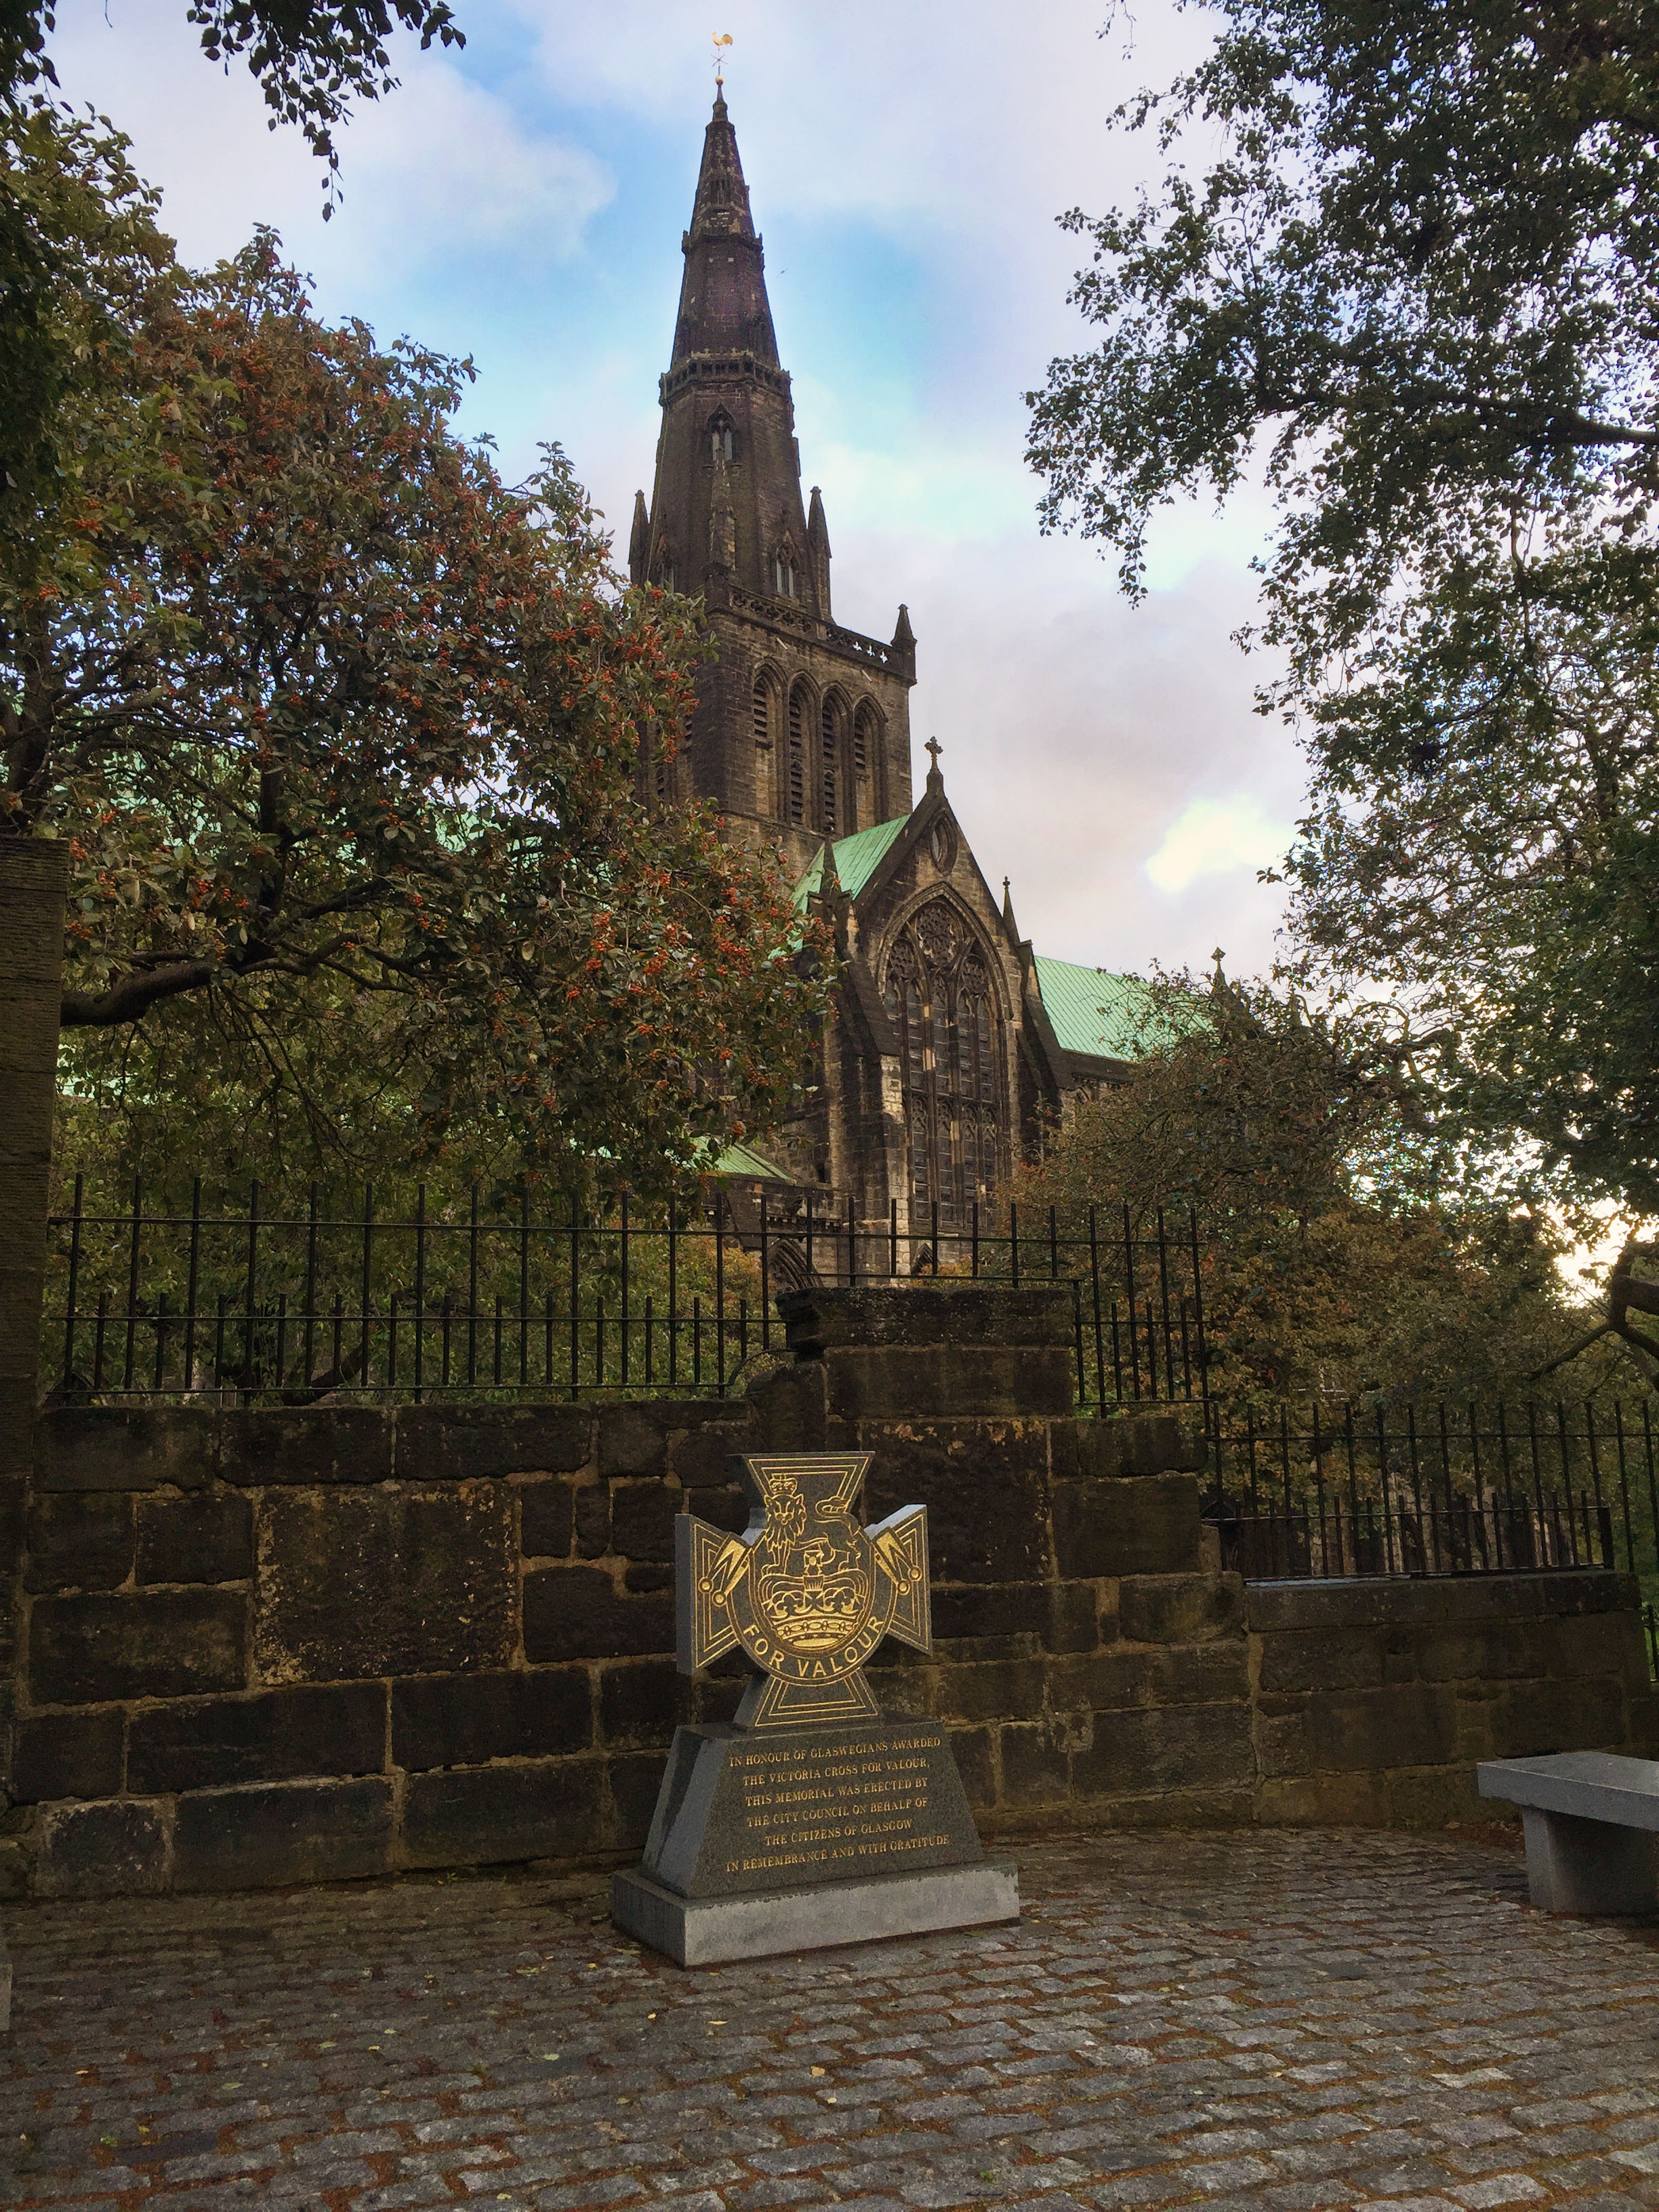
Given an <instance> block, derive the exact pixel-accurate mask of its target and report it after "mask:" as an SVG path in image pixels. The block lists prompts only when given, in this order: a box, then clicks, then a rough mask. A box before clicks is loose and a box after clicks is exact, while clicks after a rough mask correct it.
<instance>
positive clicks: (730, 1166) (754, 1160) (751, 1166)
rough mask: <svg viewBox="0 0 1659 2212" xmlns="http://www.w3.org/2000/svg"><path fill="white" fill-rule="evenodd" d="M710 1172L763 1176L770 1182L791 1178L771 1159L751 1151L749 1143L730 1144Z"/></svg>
mask: <svg viewBox="0 0 1659 2212" xmlns="http://www.w3.org/2000/svg"><path fill="white" fill-rule="evenodd" d="M710 1172H711V1173H713V1174H714V1175H719V1176H764V1177H765V1178H766V1180H767V1181H768V1182H788V1180H789V1178H788V1176H787V1175H785V1173H784V1172H783V1170H782V1169H781V1168H775V1167H774V1166H773V1164H772V1163H771V1161H770V1160H763V1158H761V1156H760V1154H759V1153H758V1152H750V1149H749V1147H748V1146H747V1145H728V1146H726V1150H725V1151H724V1152H722V1153H721V1154H720V1158H719V1159H717V1160H716V1161H715V1163H714V1167H713V1169H712V1170H710Z"/></svg>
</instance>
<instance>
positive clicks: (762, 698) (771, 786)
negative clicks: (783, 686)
mask: <svg viewBox="0 0 1659 2212" xmlns="http://www.w3.org/2000/svg"><path fill="white" fill-rule="evenodd" d="M749 711H750V719H751V721H752V724H753V727H754V732H755V796H756V800H757V804H758V805H759V807H760V809H761V811H763V813H769V814H775V813H777V812H778V811H779V808H778V781H777V775H778V771H777V714H778V691H777V686H776V684H775V683H774V682H773V681H772V678H770V676H769V675H768V674H767V672H766V671H765V670H764V669H763V670H762V671H760V673H759V674H758V675H757V677H756V678H755V683H754V688H753V690H751V692H750V701H749Z"/></svg>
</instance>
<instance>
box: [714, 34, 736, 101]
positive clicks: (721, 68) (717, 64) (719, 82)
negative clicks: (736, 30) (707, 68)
mask: <svg viewBox="0 0 1659 2212" xmlns="http://www.w3.org/2000/svg"><path fill="white" fill-rule="evenodd" d="M731 43H732V33H730V31H716V32H715V33H714V35H713V45H714V88H715V90H716V91H717V92H719V91H723V90H724V89H725V86H726V48H727V46H730V45H731Z"/></svg>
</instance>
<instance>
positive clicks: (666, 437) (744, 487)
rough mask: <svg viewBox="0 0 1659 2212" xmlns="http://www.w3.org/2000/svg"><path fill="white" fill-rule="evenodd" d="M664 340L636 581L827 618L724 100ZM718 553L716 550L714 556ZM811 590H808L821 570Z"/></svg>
mask: <svg viewBox="0 0 1659 2212" xmlns="http://www.w3.org/2000/svg"><path fill="white" fill-rule="evenodd" d="M680 246H681V251H682V252H683V253H684V257H685V271H684V276H683V277H682V278H681V281H680V305H679V313H678V315H677V317H676V318H675V322H674V347H673V353H672V356H671V360H670V362H669V367H668V374H666V375H665V377H664V378H663V380H662V384H661V396H662V405H663V429H662V438H661V441H660V442H659V446H658V449H657V480H656V483H655V486H654V487H653V492H652V496H651V508H650V516H649V520H648V523H647V533H646V561H645V567H644V570H643V574H642V576H641V580H648V581H650V582H653V583H661V584H667V583H671V584H673V585H674V586H675V587H676V588H677V589H678V590H679V591H682V592H705V593H706V592H707V590H708V586H709V583H710V581H711V574H710V572H711V571H713V572H714V574H715V576H716V577H717V578H718V579H720V581H716V582H715V585H714V588H715V590H716V591H720V590H722V589H729V588H730V587H731V586H738V588H740V589H742V590H745V591H750V592H763V593H766V594H769V595H775V596H778V597H781V598H787V599H795V600H797V601H799V604H800V605H802V606H803V607H805V608H807V609H809V610H810V611H811V612H812V613H813V614H815V615H822V616H824V617H827V616H828V614H829V591H828V546H829V538H828V535H827V533H826V532H824V529H823V516H822V513H821V512H820V513H819V515H818V520H817V534H818V538H819V539H820V540H821V542H822V544H823V547H824V558H823V560H822V561H819V560H818V559H817V558H816V557H815V554H816V548H815V546H814V544H813V542H812V537H811V532H810V531H809V528H808V524H807V519H806V509H805V504H804V502H803V501H802V497H801V483H800V455H799V451H798V450H797V448H796V445H795V412H794V404H793V401H792V399H791V398H790V394H789V378H788V375H787V373H786V372H785V370H784V369H783V368H782V367H781V365H780V363H779V361H778V341H777V334H776V332H775V331H774V329H773V326H772V309H771V304H770V302H769V301H768V299H767V296H766V259H765V252H764V248H763V245H762V242H761V240H760V239H759V237H758V236H757V234H756V230H755V225H754V221H753V218H752V216H750V211H749V187H748V185H746V184H745V183H744V176H743V163H742V161H740V160H739V158H738V140H737V133H736V132H735V131H733V130H732V121H731V117H730V116H729V114H728V113H727V112H726V100H725V96H724V94H722V95H721V96H720V97H719V98H717V99H716V100H715V102H714V114H713V116H712V117H711V118H709V124H708V131H707V133H706V135H705V137H704V139H703V148H702V169H701V170H700V172H699V173H698V176H697V191H696V201H695V203H694V204H693V207H692V210H691V228H690V230H688V231H687V232H686V233H685V234H684V237H683V238H682V240H681V241H680ZM722 556H724V557H722ZM820 574H822V578H823V588H822V589H820Z"/></svg>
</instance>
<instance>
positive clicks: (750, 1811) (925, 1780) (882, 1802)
mask: <svg viewBox="0 0 1659 2212" xmlns="http://www.w3.org/2000/svg"><path fill="white" fill-rule="evenodd" d="M984 1857H985V1854H984V1851H983V1850H982V1848H981V1844H980V1840H979V1832H978V1830H977V1829H976V1828H975V1826H974V1819H973V1814H971V1813H970V1812H969V1809H968V1799H967V1795H966V1793H965V1792H964V1790H963V1786H962V1777H961V1775H960V1774H959V1773H958V1772H957V1762H956V1759H955V1757H954V1755H953V1754H952V1753H951V1740H950V1737H949V1736H948V1735H946V1733H945V1729H943V1728H942V1727H941V1726H940V1725H939V1723H938V1722H937V1721H896V1720H871V1721H865V1722H862V1723H859V1724H858V1725H857V1726H854V1727H850V1728H814V1729H735V1728H726V1727H714V1726H710V1727H702V1728H681V1729H676V1730H675V1732H674V1742H673V1747H672V1749H671V1751H670V1753H669V1755H668V1768H667V1771H666V1772H665V1774H664V1776H663V1781H662V1788H661V1790H660V1791H659V1795H658V1798H657V1809H656V1813H655V1815H654V1817H653V1820H652V1823H651V1832H650V1834H649V1836H648V1837H647V1839H646V1846H645V1860H644V1864H643V1866H642V1868H641V1872H642V1873H644V1874H646V1875H649V1877H650V1878H651V1879H652V1880H653V1881H658V1882H660V1883H661V1884H662V1886H663V1887H664V1888H665V1889H671V1890H673V1891H674V1892H676V1893H678V1895H679V1896H681V1897H694V1898H702V1897H726V1896H738V1895H744V1894H748V1893H751V1892H755V1891H760V1890H769V1889H797V1888H799V1887H801V1886H802V1885H803V1884H805V1883H808V1882H812V1881H826V1882H842V1881H851V1880H854V1879H855V1878H857V1877H860V1876H867V1875H884V1874H910V1873H919V1872H921V1871H922V1870H923V1869H927V1868H929V1867H943V1866H971V1865H977V1864H979V1863H981V1862H982V1861H983V1859H984Z"/></svg>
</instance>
